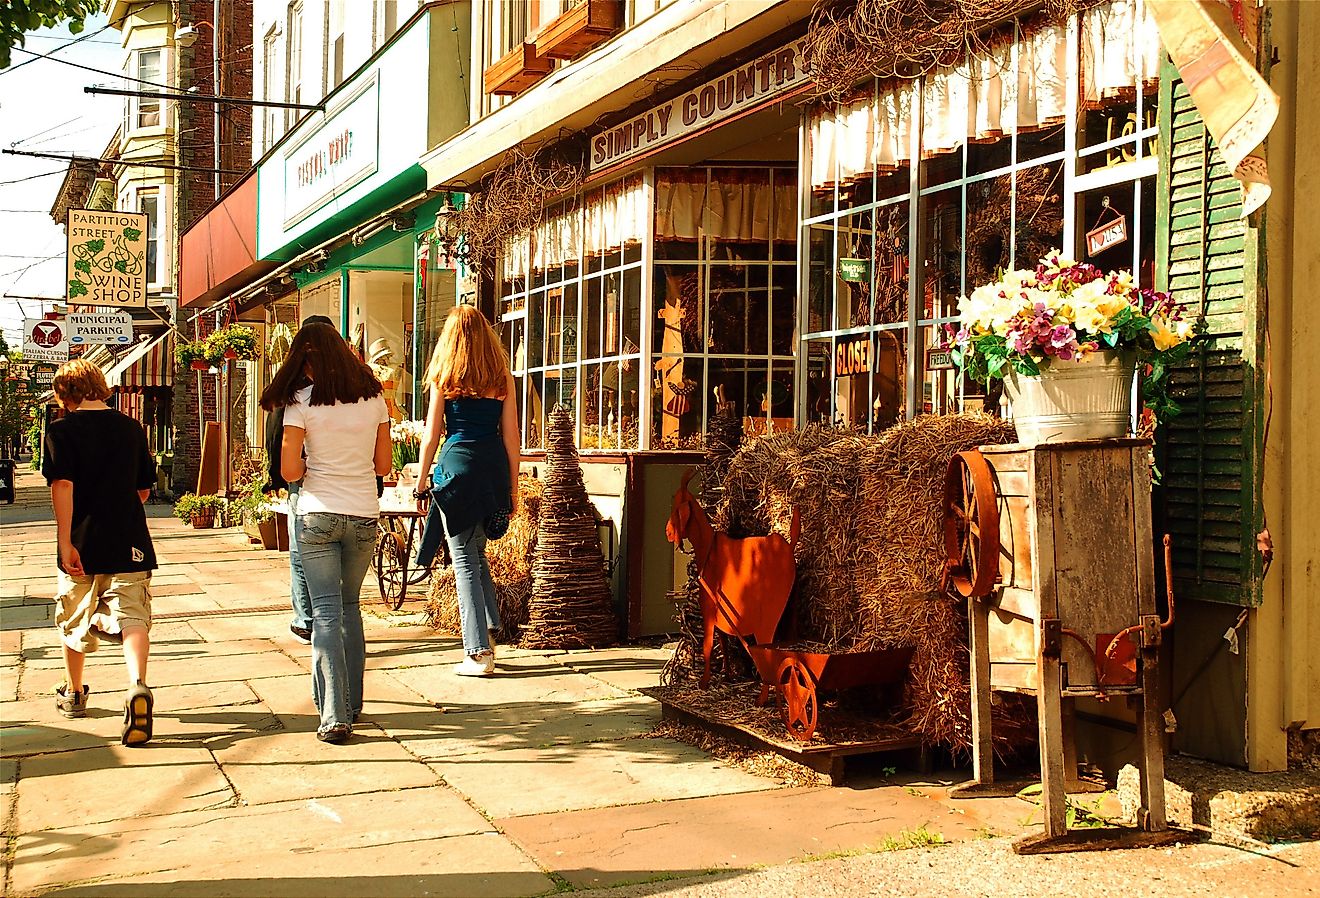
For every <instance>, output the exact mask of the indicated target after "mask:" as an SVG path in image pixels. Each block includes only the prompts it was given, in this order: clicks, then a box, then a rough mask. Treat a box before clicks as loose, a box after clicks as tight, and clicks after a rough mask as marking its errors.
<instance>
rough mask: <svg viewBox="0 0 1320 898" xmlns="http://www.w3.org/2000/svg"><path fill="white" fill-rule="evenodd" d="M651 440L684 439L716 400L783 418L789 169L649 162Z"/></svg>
mask: <svg viewBox="0 0 1320 898" xmlns="http://www.w3.org/2000/svg"><path fill="white" fill-rule="evenodd" d="M655 196H656V208H655V258H656V261H655V268H654V272H653V276H652V294H653V296H654V302H655V309H656V321H655V327H654V329H653V334H654V336H653V339H652V346H651V352H652V361H651V376H652V386H651V433H650V447H651V448H653V449H694V448H699V447H700V446H701V444H702V435H703V433H704V432H705V427H706V424H707V423H708V422H709V420H710V416H711V415H712V414H714V412H715V411H716V410H717V409H718V408H720V407H727V408H729V409H731V410H732V411H733V412H734V414H736V415H737V416H738V417H741V418H742V419H743V425H744V430H745V431H747V432H749V433H757V432H763V431H765V430H767V429H769V428H776V429H788V428H791V427H792V426H793V387H794V377H793V354H792V343H793V334H794V332H795V317H796V316H795V314H794V306H795V305H796V303H795V299H796V293H797V291H796V284H795V283H794V281H795V277H796V274H795V272H796V251H797V246H796V240H795V239H794V234H795V229H796V221H797V209H796V204H797V179H796V178H795V177H794V173H793V172H792V171H791V170H788V169H778V168H770V169H765V168H762V169H738V168H682V169H667V168H662V169H658V170H657V171H656V189H655Z"/></svg>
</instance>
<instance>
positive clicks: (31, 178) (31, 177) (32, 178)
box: [0, 168, 68, 187]
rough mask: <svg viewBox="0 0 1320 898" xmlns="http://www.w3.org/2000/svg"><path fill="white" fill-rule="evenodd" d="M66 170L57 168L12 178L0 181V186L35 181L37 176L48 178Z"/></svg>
mask: <svg viewBox="0 0 1320 898" xmlns="http://www.w3.org/2000/svg"><path fill="white" fill-rule="evenodd" d="M66 171H68V169H67V168H57V169H55V170H54V171H48V172H43V173H42V174H39V175H28V176H27V177H26V178H14V179H13V180H12V181H0V187H4V186H5V185H7V184H21V183H23V182H24V181H35V180H36V179H37V178H49V177H50V176H51V175H62V174H64V173H65V172H66Z"/></svg>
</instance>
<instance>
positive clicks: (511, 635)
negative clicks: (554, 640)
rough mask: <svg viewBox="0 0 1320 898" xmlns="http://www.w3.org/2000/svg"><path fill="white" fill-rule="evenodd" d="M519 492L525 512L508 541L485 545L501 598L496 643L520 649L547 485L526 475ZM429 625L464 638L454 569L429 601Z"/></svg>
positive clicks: (444, 573) (438, 577)
mask: <svg viewBox="0 0 1320 898" xmlns="http://www.w3.org/2000/svg"><path fill="white" fill-rule="evenodd" d="M518 484H519V486H518V489H519V492H520V494H521V496H522V507H521V508H520V509H519V510H518V513H517V514H516V515H514V516H513V517H512V518H511V519H510V520H509V532H508V533H506V534H504V537H503V539H498V540H495V541H493V542H488V543H486V563H487V564H489V565H490V576H491V579H492V580H493V581H494V582H495V592H496V594H497V595H498V597H499V608H500V628H499V630H497V631H496V633H495V638H496V639H497V640H498V641H499V642H500V643H501V644H503V645H516V644H517V643H518V640H519V638H520V637H521V627H522V625H523V624H525V623H527V599H528V597H529V596H530V595H531V592H532V559H533V557H534V556H535V554H536V533H537V522H538V520H539V519H540V515H541V493H542V492H543V491H544V490H545V486H544V484H542V483H541V481H539V480H537V479H536V478H535V477H530V476H528V475H526V474H521V475H519V477H518ZM426 622H427V624H428V625H430V626H431V627H432V628H433V629H435V630H436V631H437V632H439V633H445V634H448V635H451V636H461V635H463V628H462V625H461V623H460V622H459V616H458V589H457V588H456V587H455V585H454V569H453V568H452V567H446V568H443V569H438V570H437V571H436V572H435V575H434V576H432V578H431V588H430V590H429V591H428V593H427V596H426Z"/></svg>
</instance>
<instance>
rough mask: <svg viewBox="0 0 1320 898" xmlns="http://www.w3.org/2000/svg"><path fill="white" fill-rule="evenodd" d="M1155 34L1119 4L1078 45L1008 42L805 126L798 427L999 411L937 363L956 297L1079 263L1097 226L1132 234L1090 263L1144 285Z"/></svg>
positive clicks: (1026, 35) (1095, 13)
mask: <svg viewBox="0 0 1320 898" xmlns="http://www.w3.org/2000/svg"><path fill="white" fill-rule="evenodd" d="M1152 28H1153V25H1151V24H1150V22H1149V20H1148V19H1147V18H1146V17H1145V16H1144V14H1141V12H1140V9H1139V6H1138V4H1137V3H1136V2H1135V0H1131V2H1130V0H1116V2H1114V3H1111V4H1109V5H1107V6H1105V7H1101V8H1097V9H1095V10H1091V11H1089V12H1088V13H1086V14H1084V15H1083V16H1082V17H1081V19H1080V21H1079V23H1078V27H1077V28H1076V29H1075V30H1073V29H1071V28H1070V26H1069V25H1065V24H1056V25H1052V26H1044V27H1040V28H1037V29H1036V30H1033V31H1030V32H1027V31H1023V30H1022V29H1021V28H1019V29H1017V30H1016V31H1014V32H1010V33H1008V34H1006V35H1005V39H1004V40H1001V41H999V42H997V43H994V42H992V44H991V45H992V49H990V50H987V51H985V52H984V53H983V54H982V55H981V56H978V57H976V58H972V59H968V60H964V61H962V62H960V63H959V64H957V65H955V66H951V67H949V68H945V69H939V70H936V71H935V72H932V73H931V74H929V75H927V76H925V77H924V78H922V79H920V80H919V81H909V82H878V83H876V84H875V85H873V86H872V87H871V88H869V89H867V90H865V91H863V92H861V93H860V94H858V95H857V96H855V97H853V98H851V99H850V100H848V101H845V102H843V103H840V104H838V105H832V106H823V107H821V108H819V109H816V110H814V111H812V112H811V113H810V114H809V117H808V133H807V147H808V150H807V156H806V158H804V159H803V162H802V172H803V177H804V178H809V179H810V184H809V189H810V194H809V200H808V202H807V204H806V205H807V210H808V218H807V219H806V220H805V221H804V223H803V238H804V239H805V240H806V241H807V244H808V251H807V253H806V261H807V267H806V272H805V285H804V287H805V291H804V314H805V318H806V321H805V322H804V324H805V327H804V334H803V336H802V339H803V341H804V343H805V345H804V356H805V369H806V373H807V381H808V382H807V384H806V389H805V390H804V391H803V394H802V402H803V406H804V417H805V419H806V420H808V421H821V422H830V423H833V424H835V425H842V426H851V427H856V428H858V429H860V430H864V431H867V432H874V431H876V430H878V429H881V428H884V427H887V426H889V425H891V424H893V423H894V422H896V421H899V420H903V419H905V418H909V417H912V416H913V415H916V414H920V413H923V412H933V413H944V412H950V411H956V410H958V409H963V408H967V409H970V408H985V409H986V410H989V411H997V410H998V407H999V402H998V398H999V397H998V391H997V390H994V389H992V390H991V391H990V394H989V395H986V392H987V391H986V388H985V387H983V386H981V385H979V384H975V383H973V382H971V381H967V380H965V379H964V378H962V377H960V376H959V375H958V373H957V371H956V370H955V369H953V368H951V367H949V360H948V358H947V357H946V356H944V354H942V353H940V352H939V351H938V350H939V346H940V343H941V339H942V330H943V326H944V325H945V324H946V323H950V322H953V321H955V320H956V317H957V313H958V309H957V302H958V298H959V297H960V296H962V295H965V294H966V293H968V292H970V291H971V290H972V289H974V288H975V287H976V286H978V285H980V284H984V283H986V282H988V281H990V280H993V279H994V278H995V277H996V276H997V274H998V272H1000V271H1002V270H1003V269H1005V268H1008V267H1011V266H1031V265H1034V264H1035V263H1036V261H1037V260H1038V259H1039V258H1040V257H1041V256H1043V255H1044V254H1045V253H1046V252H1047V251H1049V250H1050V249H1052V248H1056V247H1062V248H1063V249H1065V250H1066V251H1068V252H1071V253H1073V254H1074V255H1076V256H1077V257H1079V258H1088V257H1087V256H1086V255H1085V253H1084V246H1085V244H1084V241H1083V239H1082V238H1083V236H1084V232H1085V231H1086V230H1087V229H1088V228H1090V227H1091V222H1092V221H1093V220H1098V221H1105V220H1112V218H1113V217H1114V216H1116V215H1119V214H1126V215H1127V216H1128V221H1129V222H1132V221H1133V219H1134V218H1135V219H1136V229H1135V230H1134V231H1133V235H1134V239H1133V240H1132V242H1131V243H1130V244H1127V245H1124V246H1123V247H1122V249H1121V250H1119V249H1112V250H1108V251H1106V252H1105V253H1103V254H1100V255H1098V256H1095V257H1093V258H1089V259H1088V260H1089V261H1093V262H1095V263H1096V264H1098V265H1101V266H1104V267H1109V268H1119V267H1133V268H1134V270H1139V269H1142V267H1143V265H1144V264H1147V263H1146V261H1145V260H1149V259H1152V258H1153V246H1152V247H1150V251H1147V249H1145V248H1143V246H1144V245H1145V244H1147V243H1149V239H1150V238H1149V231H1150V227H1149V223H1150V214H1151V211H1150V210H1151V208H1152V207H1153V202H1154V195H1153V175H1154V173H1155V172H1154V168H1153V163H1154V157H1153V156H1152V155H1151V154H1152V153H1153V152H1154V150H1153V146H1152V144H1151V141H1152V140H1153V137H1154V130H1155V129H1154V117H1153V110H1154V98H1155V94H1154V90H1155V73H1156V71H1157V66H1156V63H1157V62H1158V58H1157V54H1158V50H1156V51H1152V53H1149V54H1147V53H1145V49H1144V48H1145V47H1148V46H1152V47H1158V41H1157V40H1152V39H1151V37H1150V33H1151V32H1150V29H1152ZM1070 35H1074V36H1075V39H1076V40H1077V42H1078V45H1079V46H1078V50H1079V52H1078V53H1077V55H1076V57H1075V58H1077V59H1080V63H1079V64H1078V66H1077V68H1079V69H1080V71H1079V72H1073V73H1070V72H1069V62H1068V59H1069V52H1068V41H1069V39H1070ZM1139 48H1140V49H1139ZM1143 54H1145V55H1143ZM1146 56H1151V58H1150V59H1147V58H1146ZM1116 118H1117V120H1115V119H1116ZM918 121H919V122H921V123H922V127H921V128H920V129H919V133H913V131H914V129H913V125H912V123H913V122H918ZM1070 121H1076V122H1077V126H1078V140H1077V146H1078V148H1077V151H1076V152H1075V153H1074V154H1072V155H1071V156H1070V155H1069V151H1068V147H1067V141H1066V139H1065V138H1066V134H1067V129H1068V124H1069V122H1070ZM1101 159H1107V160H1111V161H1110V162H1109V163H1102V164H1097V161H1096V160H1101ZM913 160H917V161H916V166H917V170H916V177H915V178H913V177H912V175H913V172H912V166H913ZM1124 163H1135V164H1131V165H1128V167H1127V169H1126V171H1122V172H1120V171H1114V170H1113V169H1114V168H1115V167H1119V168H1121V167H1122V165H1123V164H1124ZM1096 167H1099V168H1103V169H1106V170H1107V171H1106V173H1104V174H1101V175H1092V174H1089V172H1091V171H1092V170H1093V169H1094V168H1096ZM1147 169H1149V171H1147ZM1088 178H1090V181H1089V182H1088V180H1087V179H1088ZM1143 179H1144V180H1143ZM914 181H915V183H913V182H914ZM1092 185H1094V186H1092ZM1115 185H1123V186H1122V188H1121V189H1115ZM1093 192H1094V195H1093ZM1143 220H1144V221H1145V222H1146V223H1147V224H1146V225H1145V227H1144V228H1143V227H1142V226H1141V222H1142V221H1143ZM914 222H915V223H916V225H915V227H913V223H914ZM1143 280H1145V275H1144V273H1143Z"/></svg>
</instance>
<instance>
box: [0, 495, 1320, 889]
mask: <svg viewBox="0 0 1320 898" xmlns="http://www.w3.org/2000/svg"><path fill="white" fill-rule="evenodd" d="M18 488H19V502H18V503H17V504H16V505H15V506H13V507H12V508H11V507H8V506H0V537H2V538H3V541H4V551H3V559H4V561H3V567H4V570H3V573H4V578H3V584H4V585H3V593H2V594H0V601H2V602H3V604H2V605H0V628H2V629H3V632H2V633H0V640H2V641H0V691H2V693H3V694H2V695H0V699H3V704H2V705H0V721H2V722H3V729H2V730H0V756H2V758H3V759H2V760H0V774H2V775H0V782H3V786H0V795H3V799H4V802H5V809H4V814H5V830H6V833H7V834H8V837H9V838H8V842H7V851H6V855H5V893H6V894H9V895H15V896H18V895H35V894H52V895H111V896H120V895H122V896H129V895H132V896H153V895H186V896H202V895H234V896H246V895H252V896H256V895H273V894H278V895H288V896H297V895H345V896H348V895H352V896H357V895H365V894H370V895H381V896H389V895H422V894H426V895H454V896H505V895H507V896H524V895H527V896H531V895H541V894H548V893H553V892H558V891H574V890H585V889H593V888H601V887H620V886H621V884H629V883H631V884H633V885H630V886H624V887H621V888H620V893H621V894H622V893H626V894H647V895H652V894H661V893H664V894H668V893H673V894H685V895H706V894H720V895H764V894H803V895H827V894H850V895H851V894H858V893H862V892H871V891H877V892H885V893H892V894H940V895H949V894H1004V893H1015V892H1017V891H1022V890H1024V888H1025V887H1026V886H1029V887H1031V888H1032V889H1033V891H1035V892H1036V893H1037V894H1067V893H1070V892H1073V891H1074V890H1075V888H1076V886H1077V883H1078V882H1086V881H1091V880H1087V879H1085V877H1086V876H1089V875H1092V874H1094V876H1095V877H1097V878H1096V879H1095V880H1094V882H1095V883H1097V884H1099V885H1101V886H1103V885H1104V884H1106V883H1109V882H1110V881H1111V879H1112V880H1113V883H1114V886H1115V887H1117V886H1118V885H1119V884H1120V883H1121V884H1122V886H1123V891H1124V893H1125V894H1128V893H1130V892H1131V890H1132V887H1133V886H1136V885H1137V883H1138V882H1141V881H1142V880H1143V878H1144V879H1149V878H1150V875H1151V873H1152V872H1154V873H1155V874H1158V873H1159V869H1160V868H1164V867H1167V868H1169V869H1175V868H1176V869H1178V870H1181V871H1184V873H1185V875H1186V876H1187V877H1189V879H1188V880H1187V882H1188V884H1189V885H1193V886H1195V885H1198V884H1199V885H1204V886H1206V887H1209V886H1210V885H1212V884H1214V883H1224V882H1232V883H1233V890H1232V893H1233V894H1238V893H1241V894H1247V893H1248V892H1251V893H1254V894H1265V895H1284V894H1306V892H1305V891H1302V889H1304V888H1315V881H1314V879H1313V875H1312V874H1313V869H1314V864H1315V861H1316V852H1315V851H1314V850H1313V848H1312V846H1302V847H1294V848H1283V849H1272V850H1270V851H1268V852H1265V853H1263V854H1246V853H1242V852H1237V851H1234V850H1232V849H1227V848H1222V847H1218V846H1196V847H1194V848H1185V849H1181V850H1179V851H1176V852H1169V853H1167V854H1166V853H1162V854H1161V856H1160V857H1159V858H1155V857H1154V856H1153V855H1152V854H1151V853H1150V852H1125V853H1121V854H1114V855H1107V856H1105V857H1106V858H1107V859H1108V860H1105V861H1104V862H1103V863H1097V862H1096V861H1095V859H1094V858H1083V859H1079V860H1070V859H1065V858H1059V859H1058V860H1052V859H1040V858H1033V859H1028V861H1023V860H1022V859H1015V858H1014V856H1013V855H1012V854H1011V852H1009V850H1008V848H1007V845H1006V844H1005V841H1004V839H1002V838H998V837H999V836H1008V835H1016V834H1017V833H1019V832H1023V831H1026V830H1025V829H1024V828H1023V821H1024V820H1025V819H1026V818H1027V817H1028V816H1029V814H1030V813H1031V812H1032V810H1033V809H1032V808H1031V807H1030V806H1028V805H1026V804H1024V803H1023V802H1021V801H1017V800H1014V799H1002V800H980V801H975V802H948V801H947V800H946V799H945V797H944V793H945V789H944V786H943V785H942V784H940V783H938V782H929V783H917V782H907V781H904V780H901V778H900V777H896V776H895V775H893V774H892V773H891V774H889V778H888V779H886V778H885V772H884V771H880V770H877V771H876V772H875V773H874V775H872V776H869V777H868V776H865V775H863V776H861V777H859V778H858V779H857V780H856V782H855V783H854V784H851V785H850V786H849V787H848V788H839V789H831V788H828V787H791V788H790V787H785V786H783V785H781V784H780V783H777V782H776V781H774V780H773V779H767V778H764V777H761V776H755V775H753V774H751V773H749V772H747V771H745V770H743V769H740V768H739V767H738V766H736V765H734V764H731V763H726V762H723V761H720V760H717V759H715V758H713V757H712V756H710V755H708V754H706V753H705V752H703V751H701V750H699V749H697V748H695V747H693V746H690V745H688V744H686V743H683V742H679V741H675V740H673V739H670V738H665V737H663V736H658V735H655V734H654V732H653V731H654V730H655V728H656V725H657V724H658V722H659V720H660V713H659V709H658V707H657V705H656V704H655V703H654V702H653V701H652V700H650V699H648V698H645V697H643V696H641V695H639V694H638V693H637V692H636V691H635V690H636V689H638V688H639V687H642V686H645V685H651V684H654V683H655V682H656V677H657V675H658V671H659V669H660V667H661V665H662V664H663V661H664V652H663V651H661V650H657V649H647V648H635V647H634V648H619V649H612V650H608V651H601V652H530V651H519V650H511V649H505V650H502V651H501V652H500V657H499V667H500V671H501V672H500V675H499V676H497V677H495V678H492V679H476V680H473V679H461V678H456V677H454V676H453V675H452V674H451V673H450V671H449V667H450V665H452V664H453V663H454V662H456V661H457V660H459V658H460V656H461V646H460V645H459V643H458V642H457V641H456V640H454V639H450V638H445V637H439V636H436V635H435V634H434V633H432V632H431V631H430V630H429V629H428V628H426V627H424V626H421V625H420V624H419V620H420V614H419V611H420V601H418V600H410V601H409V602H408V603H405V606H404V608H403V609H402V610H401V611H400V612H395V613H391V612H388V611H387V610H386V609H385V607H384V606H383V605H381V604H379V603H378V602H375V601H374V599H375V593H374V584H373V583H371V582H370V580H369V581H368V583H367V585H366V587H365V589H364V605H363V607H364V611H365V612H366V613H365V614H364V619H365V622H366V626H367V639H368V643H369V644H368V659H367V667H368V670H367V682H366V699H367V701H366V707H365V709H364V714H363V717H364V720H363V721H362V722H361V724H360V725H359V728H358V729H357V731H356V733H355V735H354V738H353V740H352V741H351V742H350V743H349V744H347V745H344V746H331V745H325V744H323V743H320V742H318V741H317V740H316V739H315V738H314V735H313V734H314V731H315V729H316V718H315V715H314V710H313V707H312V701H311V691H310V683H309V676H308V661H309V654H310V650H309V649H308V648H307V647H305V646H302V645H300V644H298V643H297V642H296V641H294V639H293V638H292V637H291V636H290V635H289V633H288V612H287V610H286V607H285V606H286V601H287V589H288V579H287V555H283V554H279V553H275V552H267V551H263V550H261V549H260V548H259V547H250V546H248V545H246V544H245V542H244V540H243V537H242V535H241V533H239V532H237V531H232V530H230V531H194V530H192V529H190V528H187V527H185V526H184V525H182V524H180V523H179V522H178V521H176V520H174V519H173V518H169V517H155V516H156V515H162V514H166V513H167V512H168V509H157V508H154V507H153V508H151V509H149V511H150V512H151V513H152V514H153V517H154V519H153V520H152V521H151V525H152V530H153V535H154V536H155V539H156V546H157V550H158V554H159V557H160V562H161V567H160V570H159V571H158V572H157V574H156V577H155V578H154V581H153V596H154V598H153V610H154V613H155V616H156V624H155V626H154V628H153V631H152V641H153V646H152V660H151V664H150V668H149V671H150V682H151V684H152V686H153V688H154V689H155V694H156V709H157V710H156V736H155V738H154V739H153V740H152V742H151V743H149V744H148V745H146V746H144V747H141V748H137V749H127V748H123V747H121V746H120V745H119V743H118V733H119V727H120V714H121V711H120V709H121V702H122V690H123V688H124V685H125V684H124V683H123V677H124V674H123V667H122V661H121V659H120V657H119V654H118V650H117V649H116V648H115V647H112V646H108V647H106V648H105V649H103V650H102V651H101V652H99V653H97V654H95V655H92V656H90V657H89V658H88V665H87V675H86V678H87V682H88V683H89V684H90V686H91V689H92V696H91V701H90V703H89V716H88V717H87V718H86V719H83V720H65V719H63V718H61V717H60V716H59V715H58V714H57V713H56V711H55V708H54V702H53V698H52V690H53V689H54V688H55V686H56V685H57V684H58V683H59V682H61V679H62V665H61V661H60V649H59V643H58V640H57V639H56V636H55V631H54V629H53V627H52V626H51V624H50V623H49V606H50V596H51V595H52V592H53V587H54V577H53V575H52V571H53V565H52V562H51V555H52V553H53V544H54V532H53V530H54V527H53V524H52V523H51V521H50V515H49V510H48V505H46V504H45V503H46V502H47V500H46V497H45V490H44V486H43V484H42V483H41V481H40V480H39V479H38V478H37V477H36V476H35V475H32V474H30V473H26V472H25V473H23V474H21V475H20V477H19V483H18ZM272 609H277V610H272ZM899 783H901V784H899ZM913 833H915V834H916V835H912V834H913ZM936 836H938V837H939V838H940V839H942V840H943V841H945V842H946V843H958V844H955V845H953V846H951V847H950V846H946V847H941V848H936V849H920V850H912V851H902V852H896V853H883V854H872V853H870V852H875V851H877V850H883V849H892V848H901V847H907V846H909V845H912V844H918V843H921V842H924V841H932V840H934V839H935V837H936ZM859 852H861V853H864V855H865V856H862V857H851V856H850V855H852V854H855V853H859ZM1175 855H1176V857H1175ZM810 858H818V859H822V860H819V861H818V862H816V863H792V862H794V861H801V860H804V859H810ZM1303 861H1304V862H1305V864H1306V866H1303V867H1298V866H1296V864H1299V863H1302V862H1303ZM1152 863H1153V864H1154V865H1155V866H1154V867H1152V866H1150V865H1151V864H1152ZM1143 864H1144V865H1146V866H1142V865H1143ZM1065 865H1074V866H1075V868H1076V869H1077V870H1078V871H1080V872H1079V873H1078V876H1079V877H1081V878H1079V879H1078V880H1076V881H1073V882H1066V881H1065V880H1066V877H1065V878H1060V875H1059V874H1060V873H1062V872H1063V870H1064V869H1065ZM1134 865H1135V866H1134ZM1067 869H1073V866H1069V867H1067ZM1088 870H1090V871H1091V873H1088V872H1087V871H1088ZM992 871H998V872H992ZM1031 871H1036V872H1034V873H1033V872H1031ZM936 872H938V877H937V878H935V879H932V878H931V876H932V875H933V874H934V873H936ZM923 876H925V877H926V885H925V886H923V885H922V882H923V880H922V877H923ZM1024 876H1025V879H1023V878H1022V877H1024ZM859 877H861V878H859ZM891 877H893V880H892V882H893V884H897V883H899V882H902V883H905V885H903V886H901V887H899V888H896V889H894V888H891V887H890V879H891ZM1113 877H1120V878H1119V879H1113ZM1010 878H1011V879H1021V880H1022V883H1024V884H1025V885H1020V886H1018V887H1016V888H1013V887H1010V886H1008V885H1007V882H1008V879H1010ZM1001 885H1003V886H1004V889H1005V891H1002V892H1001ZM922 888H927V889H928V891H922V890H921V889H922ZM1056 888H1057V889H1058V891H1051V889H1056ZM1146 890H1147V891H1151V893H1152V894H1175V892H1165V891H1161V890H1160V889H1158V888H1147V889H1146ZM1290 890H1293V891H1291V892H1290ZM1105 891H1106V889H1105V888H1098V889H1093V890H1092V892H1091V894H1104V893H1105ZM1116 893H1117V892H1116ZM1197 893H1198V892H1187V894H1197ZM608 894H613V892H610V893H608ZM1176 894H1183V892H1181V891H1179V892H1176Z"/></svg>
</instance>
